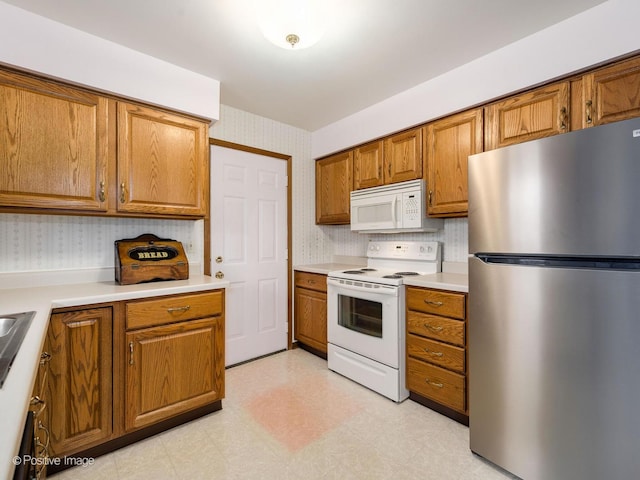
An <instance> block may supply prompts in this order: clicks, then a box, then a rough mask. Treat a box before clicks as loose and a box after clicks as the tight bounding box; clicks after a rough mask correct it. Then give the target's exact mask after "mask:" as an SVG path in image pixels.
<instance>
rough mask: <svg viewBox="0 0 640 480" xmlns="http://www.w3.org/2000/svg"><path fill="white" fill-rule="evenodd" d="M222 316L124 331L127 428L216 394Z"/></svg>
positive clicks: (221, 359)
mask: <svg viewBox="0 0 640 480" xmlns="http://www.w3.org/2000/svg"><path fill="white" fill-rule="evenodd" d="M222 321H223V320H222V318H221V317H216V318H206V319H202V320H193V321H186V322H180V323H175V324H171V325H164V326H161V327H154V328H146V329H142V330H138V331H134V332H130V333H127V335H126V344H127V345H128V347H129V362H128V365H127V375H126V377H127V381H126V405H125V411H126V419H125V428H126V430H131V429H136V428H140V427H144V426H147V425H150V424H153V423H156V422H158V421H159V420H163V419H165V418H168V417H171V416H174V415H176V414H178V413H181V412H183V411H185V410H190V409H192V408H196V407H199V406H202V405H205V404H207V403H210V402H213V401H215V400H218V399H220V398H221V391H222V379H223V368H224V355H222V353H223V348H222V345H221V344H222V330H223V329H222Z"/></svg>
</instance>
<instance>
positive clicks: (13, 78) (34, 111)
mask: <svg viewBox="0 0 640 480" xmlns="http://www.w3.org/2000/svg"><path fill="white" fill-rule="evenodd" d="M113 108H114V103H113V101H111V100H108V99H106V98H104V97H101V96H98V95H96V94H93V93H88V92H84V91H81V90H77V89H74V88H71V87H67V86H64V85H60V84H57V83H55V82H49V81H45V80H41V79H37V78H33V77H29V76H25V75H20V74H17V73H13V72H8V71H0V164H1V165H2V175H0V205H2V206H10V207H35V208H48V209H62V210H89V211H95V212H104V211H106V210H107V198H106V196H107V191H106V189H107V188H108V182H109V178H107V165H108V159H109V155H111V154H112V153H113V152H111V151H110V149H109V138H108V136H109V129H108V126H107V125H108V122H109V115H110V111H112V110H113Z"/></svg>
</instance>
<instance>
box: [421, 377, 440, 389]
mask: <svg viewBox="0 0 640 480" xmlns="http://www.w3.org/2000/svg"><path fill="white" fill-rule="evenodd" d="M424 381H425V383H428V384H429V385H433V386H434V387H438V388H442V387H444V385H443V384H442V383H438V382H432V381H431V380H429V379H428V378H425V379H424Z"/></svg>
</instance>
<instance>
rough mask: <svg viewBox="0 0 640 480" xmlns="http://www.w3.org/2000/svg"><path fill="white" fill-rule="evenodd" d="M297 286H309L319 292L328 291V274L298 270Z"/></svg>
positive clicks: (296, 276)
mask: <svg viewBox="0 0 640 480" xmlns="http://www.w3.org/2000/svg"><path fill="white" fill-rule="evenodd" d="M295 284H296V287H302V288H308V289H310V290H317V291H319V292H326V291H327V276H326V275H321V274H319V273H308V272H296V274H295Z"/></svg>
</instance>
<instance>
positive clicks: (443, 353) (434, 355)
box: [407, 334, 465, 373]
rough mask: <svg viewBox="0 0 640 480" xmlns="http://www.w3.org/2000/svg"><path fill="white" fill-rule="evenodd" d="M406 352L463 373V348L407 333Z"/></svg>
mask: <svg viewBox="0 0 640 480" xmlns="http://www.w3.org/2000/svg"><path fill="white" fill-rule="evenodd" d="M407 354H408V355H410V356H412V357H416V358H420V359H422V360H425V361H427V362H431V363H435V364H436V365H439V366H441V367H444V368H448V369H449V370H456V371H457V372H460V373H464V371H465V365H464V348H458V347H454V346H452V345H447V344H445V343H441V342H434V341H433V340H428V339H426V338H422V337H418V336H416V335H412V334H409V335H407Z"/></svg>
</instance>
